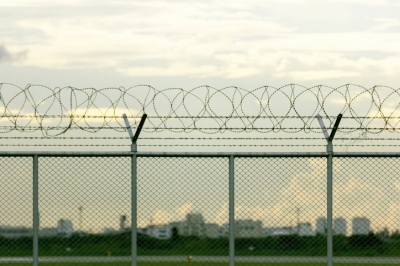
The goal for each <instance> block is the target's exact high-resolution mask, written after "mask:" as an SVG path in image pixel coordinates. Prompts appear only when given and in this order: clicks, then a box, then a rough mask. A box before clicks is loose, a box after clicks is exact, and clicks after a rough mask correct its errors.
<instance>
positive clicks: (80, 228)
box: [78, 206, 83, 232]
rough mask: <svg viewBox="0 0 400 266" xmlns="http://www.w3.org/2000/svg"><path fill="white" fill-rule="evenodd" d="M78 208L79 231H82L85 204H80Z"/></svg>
mask: <svg viewBox="0 0 400 266" xmlns="http://www.w3.org/2000/svg"><path fill="white" fill-rule="evenodd" d="M78 210H79V231H81V232H82V216H83V214H82V212H83V206H80V207H79V208H78Z"/></svg>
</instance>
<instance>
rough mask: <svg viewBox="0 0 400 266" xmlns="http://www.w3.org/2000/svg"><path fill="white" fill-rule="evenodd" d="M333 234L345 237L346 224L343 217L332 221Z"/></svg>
mask: <svg viewBox="0 0 400 266" xmlns="http://www.w3.org/2000/svg"><path fill="white" fill-rule="evenodd" d="M333 232H334V233H335V234H336V235H344V236H345V235H347V222H346V220H345V219H344V218H343V217H338V218H336V219H335V220H333Z"/></svg>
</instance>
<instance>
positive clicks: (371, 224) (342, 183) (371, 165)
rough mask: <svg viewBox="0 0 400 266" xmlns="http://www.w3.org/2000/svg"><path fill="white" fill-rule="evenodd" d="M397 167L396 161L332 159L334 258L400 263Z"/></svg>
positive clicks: (399, 187)
mask: <svg viewBox="0 0 400 266" xmlns="http://www.w3.org/2000/svg"><path fill="white" fill-rule="evenodd" d="M399 166H400V160H399V158H377V157H375V158H374V157H369V158H334V162H333V169H334V174H333V218H334V220H333V229H334V234H335V235H334V237H333V252H334V256H335V257H372V260H373V259H374V258H379V263H382V264H383V263H399V262H400V261H399V259H398V257H400V252H399V251H400V232H399V229H400V193H399V189H400V179H399V173H398V169H399ZM396 257H397V258H396Z"/></svg>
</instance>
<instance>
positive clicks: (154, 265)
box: [0, 262, 400, 266]
mask: <svg viewBox="0 0 400 266" xmlns="http://www.w3.org/2000/svg"><path fill="white" fill-rule="evenodd" d="M0 265H7V266H32V263H5V264H1V263H0ZM40 265H45V266H107V265H112V266H130V265H131V264H130V262H110V263H107V262H106V263H101V262H91V263H76V262H75V263H40ZM190 265H192V266H227V265H229V263H227V262H191V263H188V262H138V266H190ZM235 265H237V266H325V265H326V263H248V262H242V263H239V262H238V263H235ZM334 265H335V266H336V265H339V266H360V265H361V264H356V263H335V264H334ZM374 265H376V264H374ZM389 265H390V266H396V265H397V266H400V265H399V264H379V266H389Z"/></svg>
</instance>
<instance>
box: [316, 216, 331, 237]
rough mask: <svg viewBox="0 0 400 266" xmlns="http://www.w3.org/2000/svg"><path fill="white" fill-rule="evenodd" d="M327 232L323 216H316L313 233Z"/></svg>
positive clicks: (321, 233) (323, 233)
mask: <svg viewBox="0 0 400 266" xmlns="http://www.w3.org/2000/svg"><path fill="white" fill-rule="evenodd" d="M327 232H328V224H327V221H326V218H325V217H318V219H317V222H316V224H315V233H317V234H320V235H326V233H327Z"/></svg>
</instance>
